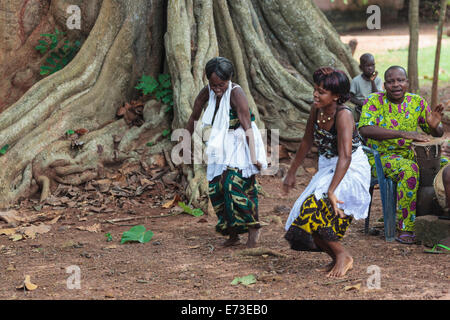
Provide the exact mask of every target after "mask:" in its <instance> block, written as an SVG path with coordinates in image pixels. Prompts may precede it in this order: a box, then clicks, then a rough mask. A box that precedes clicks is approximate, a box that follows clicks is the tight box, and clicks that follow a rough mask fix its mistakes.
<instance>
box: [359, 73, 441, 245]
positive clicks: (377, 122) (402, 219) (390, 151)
mask: <svg viewBox="0 0 450 320" xmlns="http://www.w3.org/2000/svg"><path fill="white" fill-rule="evenodd" d="M384 80H385V82H384V88H385V92H378V93H373V94H371V95H370V96H369V99H368V101H367V102H366V104H365V105H364V106H363V107H362V112H361V118H360V121H359V131H360V133H361V135H362V136H363V137H364V138H366V139H367V145H368V146H369V147H371V148H373V149H375V150H377V151H378V152H379V153H380V157H381V163H382V164H383V170H384V174H385V176H386V177H388V178H391V179H392V180H393V181H395V182H396V183H397V220H398V224H397V229H398V231H399V232H398V235H397V237H396V240H397V241H399V242H402V243H415V235H414V221H415V218H416V197H417V189H418V187H419V167H418V165H417V163H416V162H415V160H414V152H413V151H412V148H411V143H412V142H413V141H418V142H426V141H429V136H428V135H426V134H431V135H432V136H433V137H442V135H443V134H444V130H443V127H442V124H441V119H442V115H443V106H442V105H441V104H439V105H437V106H436V107H435V108H434V110H431V108H430V107H429V106H428V104H427V102H426V101H425V100H424V99H423V98H422V97H420V96H419V95H417V94H412V93H407V92H406V91H407V89H408V76H407V74H406V71H405V69H404V68H402V67H399V66H392V67H390V68H388V69H387V70H386V72H385V74H384ZM418 127H420V128H421V129H422V130H423V132H424V133H426V134H424V133H420V132H418V131H417V129H418ZM369 162H370V164H371V165H372V169H373V170H372V174H373V175H374V176H376V174H375V170H374V167H375V163H374V159H373V156H371V155H370V156H369ZM446 162H448V160H447V159H445V158H443V159H442V160H441V164H442V165H444V164H445V163H446Z"/></svg>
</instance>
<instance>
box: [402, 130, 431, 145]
mask: <svg viewBox="0 0 450 320" xmlns="http://www.w3.org/2000/svg"><path fill="white" fill-rule="evenodd" d="M402 137H403V138H404V139H410V140H413V141H417V142H428V141H430V138H429V137H428V136H427V135H425V134H423V133H420V132H417V131H404V132H403V134H402Z"/></svg>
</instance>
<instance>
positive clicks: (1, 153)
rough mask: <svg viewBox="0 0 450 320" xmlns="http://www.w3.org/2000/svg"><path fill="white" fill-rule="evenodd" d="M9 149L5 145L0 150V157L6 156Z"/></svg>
mask: <svg viewBox="0 0 450 320" xmlns="http://www.w3.org/2000/svg"><path fill="white" fill-rule="evenodd" d="M8 149H9V144H7V145H5V146H4V147H3V148H1V149H0V155H2V156H4V155H5V154H6V151H8Z"/></svg>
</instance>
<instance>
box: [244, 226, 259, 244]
mask: <svg viewBox="0 0 450 320" xmlns="http://www.w3.org/2000/svg"><path fill="white" fill-rule="evenodd" d="M258 238H259V229H256V228H248V240H247V247H248V248H256V244H257V243H258Z"/></svg>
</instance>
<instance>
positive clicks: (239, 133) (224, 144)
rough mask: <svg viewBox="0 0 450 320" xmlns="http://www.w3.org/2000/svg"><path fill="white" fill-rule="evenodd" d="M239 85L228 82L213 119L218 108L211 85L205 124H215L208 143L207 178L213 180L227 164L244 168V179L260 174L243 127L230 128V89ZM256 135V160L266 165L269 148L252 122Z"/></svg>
mask: <svg viewBox="0 0 450 320" xmlns="http://www.w3.org/2000/svg"><path fill="white" fill-rule="evenodd" d="M237 87H238V86H235V87H232V83H231V81H230V82H229V85H228V89H227V91H226V92H225V93H224V94H223V96H222V99H221V100H220V104H219V108H218V110H217V113H216V117H215V119H214V123H213V124H212V122H213V117H214V110H215V108H216V95H215V93H214V91H213V90H211V88H209V101H208V106H207V108H206V110H205V112H204V114H203V117H202V127H205V126H210V125H211V124H212V128H211V132H210V136H209V139H208V142H207V143H206V155H207V159H208V160H207V170H206V178H207V179H208V181H211V180H212V179H213V178H214V177H216V176H218V175H221V174H222V172H224V171H225V170H226V169H227V167H232V168H237V169H239V170H242V175H243V177H244V178H248V177H251V176H252V175H254V174H257V173H259V170H258V168H257V167H256V166H255V165H253V164H252V162H251V157H250V148H249V146H248V144H247V141H246V134H245V131H244V129H243V128H242V127H239V128H237V129H236V130H229V126H230V109H231V104H230V99H231V91H232V90H233V89H234V88H237ZM251 126H252V129H253V136H254V138H255V149H256V150H255V151H256V160H257V161H258V162H259V163H261V164H262V168H264V169H265V168H267V159H266V151H265V147H264V142H263V140H262V137H261V133H260V131H259V129H258V127H257V126H256V124H255V123H254V122H253V121H252V122H251Z"/></svg>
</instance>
